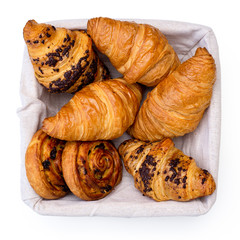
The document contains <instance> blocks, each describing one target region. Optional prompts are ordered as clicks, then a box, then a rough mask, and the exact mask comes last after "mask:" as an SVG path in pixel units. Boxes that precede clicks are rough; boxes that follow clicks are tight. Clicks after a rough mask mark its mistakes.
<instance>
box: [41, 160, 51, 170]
mask: <svg viewBox="0 0 240 240" xmlns="http://www.w3.org/2000/svg"><path fill="white" fill-rule="evenodd" d="M42 165H43V168H44V169H45V170H49V169H50V168H49V166H50V165H51V163H50V161H49V159H46V160H45V161H43V162H42Z"/></svg>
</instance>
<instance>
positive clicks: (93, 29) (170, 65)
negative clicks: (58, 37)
mask: <svg viewBox="0 0 240 240" xmlns="http://www.w3.org/2000/svg"><path fill="white" fill-rule="evenodd" d="M87 32H88V34H89V35H90V36H91V38H92V39H93V41H94V43H95V45H96V47H97V49H98V50H99V51H100V52H102V53H103V54H105V55H106V56H107V57H108V58H109V60H110V61H111V63H112V64H113V66H114V67H115V68H116V69H117V70H118V71H119V72H120V73H122V74H123V78H124V79H125V80H126V81H127V82H129V83H135V82H139V83H141V84H143V85H146V86H156V85H157V84H158V83H159V82H160V81H161V80H162V79H164V78H165V77H166V76H167V75H168V74H169V73H171V72H172V71H173V70H175V69H176V67H177V66H178V65H179V64H180V61H179V59H178V56H177V54H176V53H175V51H174V50H173V48H172V46H170V45H169V43H168V40H167V39H166V37H165V36H164V35H163V34H162V33H161V32H160V31H159V29H157V28H155V27H153V26H150V25H147V24H137V23H134V22H127V21H119V20H114V19H110V18H102V17H100V18H93V19H90V20H89V21H88V24H87Z"/></svg>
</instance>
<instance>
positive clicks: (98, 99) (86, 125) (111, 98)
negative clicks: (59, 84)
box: [42, 79, 142, 141]
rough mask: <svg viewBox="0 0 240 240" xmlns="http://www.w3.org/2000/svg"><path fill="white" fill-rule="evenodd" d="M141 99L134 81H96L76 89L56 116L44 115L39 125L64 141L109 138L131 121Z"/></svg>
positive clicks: (138, 88) (139, 91)
mask: <svg viewBox="0 0 240 240" xmlns="http://www.w3.org/2000/svg"><path fill="white" fill-rule="evenodd" d="M141 99H142V92H141V88H140V86H138V85H137V84H136V83H135V84H127V83H126V81H124V80H123V79H114V80H107V81H103V82H95V83H92V84H89V85H88V86H86V87H85V88H83V89H82V90H80V91H78V92H77V93H76V94H75V95H74V96H73V98H72V99H71V100H70V101H69V102H68V103H67V104H66V105H64V106H63V107H62V108H61V109H60V111H59V112H58V113H57V114H56V116H53V117H49V118H46V119H44V121H43V124H42V129H43V131H45V132H46V133H47V134H49V135H50V136H52V137H55V138H58V139H62V140H67V141H75V140H80V141H94V140H112V139H115V138H118V137H120V136H121V135H122V134H123V133H124V132H125V131H126V130H127V129H128V128H129V126H130V125H131V124H133V122H134V119H135V116H136V114H137V111H138V109H139V106H140V101H141Z"/></svg>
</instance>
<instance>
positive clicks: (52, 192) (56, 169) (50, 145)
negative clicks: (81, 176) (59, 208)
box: [25, 129, 69, 199]
mask: <svg viewBox="0 0 240 240" xmlns="http://www.w3.org/2000/svg"><path fill="white" fill-rule="evenodd" d="M64 147H65V141H61V140H58V139H55V138H52V137H50V136H48V135H47V134H46V133H44V132H43V131H42V130H41V129H40V130H38V131H37V132H36V133H35V134H34V135H33V137H32V140H31V142H30V143H29V145H28V147H27V151H26V154H25V169H26V175H27V178H28V181H29V183H30V185H31V186H32V188H33V189H34V190H35V192H36V193H37V194H38V195H39V196H41V197H43V198H45V199H57V198H60V197H63V196H65V195H66V194H67V193H68V192H69V189H68V187H67V185H66V183H65V181H64V179H63V173H62V152H63V149H64Z"/></svg>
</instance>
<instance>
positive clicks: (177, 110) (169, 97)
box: [128, 48, 216, 141]
mask: <svg viewBox="0 0 240 240" xmlns="http://www.w3.org/2000/svg"><path fill="white" fill-rule="evenodd" d="M215 74H216V66H215V62H214V59H213V57H212V56H211V55H210V54H209V53H208V51H207V50H206V48H198V49H197V51H196V53H195V56H193V57H191V58H190V59H188V60H187V61H185V62H184V63H182V64H181V65H180V66H179V67H178V68H177V69H176V70H175V71H174V72H172V73H171V74H170V75H169V76H168V77H167V78H165V79H164V80H163V81H162V82H160V83H159V84H158V85H157V86H156V87H155V88H154V89H153V90H152V91H151V92H150V93H148V96H147V99H146V100H145V101H144V102H143V104H142V106H141V108H140V110H139V112H138V114H137V117H136V120H135V122H134V124H133V125H132V126H131V128H130V129H129V130H128V132H129V134H130V135H131V136H133V137H134V138H137V139H140V140H143V141H157V140H161V139H162V138H164V137H170V138H173V137H178V136H183V135H184V134H186V133H189V132H192V131H194V130H195V129H196V127H197V126H198V124H199V122H200V120H201V119H202V117H203V114H204V111H205V110H206V108H207V107H208V106H209V105H210V100H211V97H212V90H213V85H214V82H215Z"/></svg>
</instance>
